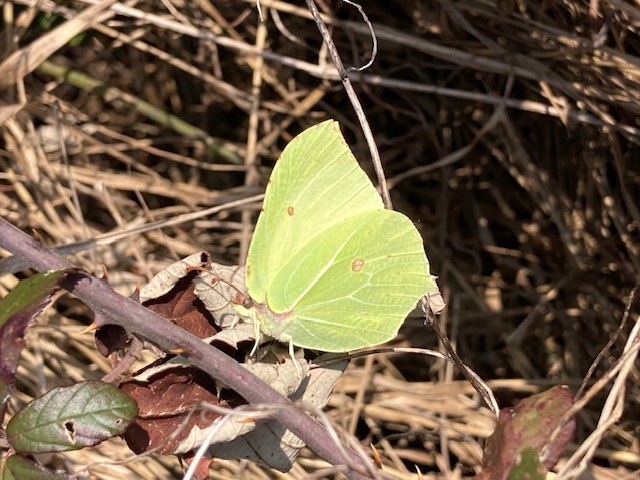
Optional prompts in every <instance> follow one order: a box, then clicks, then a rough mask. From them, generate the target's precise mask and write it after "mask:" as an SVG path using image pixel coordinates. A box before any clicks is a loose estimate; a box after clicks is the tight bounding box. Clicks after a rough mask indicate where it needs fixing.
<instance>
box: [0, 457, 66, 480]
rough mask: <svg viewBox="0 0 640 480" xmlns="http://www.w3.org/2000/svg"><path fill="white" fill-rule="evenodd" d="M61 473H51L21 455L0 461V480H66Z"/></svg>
mask: <svg viewBox="0 0 640 480" xmlns="http://www.w3.org/2000/svg"><path fill="white" fill-rule="evenodd" d="M69 478H71V477H70V476H69V475H65V474H64V473H62V472H52V471H51V470H48V469H47V468H45V467H44V466H42V465H40V464H38V463H35V462H33V461H31V460H29V459H27V458H25V457H23V456H22V455H11V456H10V457H8V458H6V459H4V461H0V480H67V479H69Z"/></svg>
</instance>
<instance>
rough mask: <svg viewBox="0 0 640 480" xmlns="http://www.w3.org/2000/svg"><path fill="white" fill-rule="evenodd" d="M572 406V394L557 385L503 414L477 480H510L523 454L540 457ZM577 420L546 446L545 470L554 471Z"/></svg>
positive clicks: (504, 411) (485, 450)
mask: <svg viewBox="0 0 640 480" xmlns="http://www.w3.org/2000/svg"><path fill="white" fill-rule="evenodd" d="M572 404H573V395H572V394H571V391H570V390H569V388H568V387H566V386H556V387H553V388H551V389H550V390H547V391H546V392H542V393H539V394H537V395H533V396H531V397H528V398H525V399H523V400H521V401H520V402H519V403H518V404H517V405H516V406H515V407H513V408H505V409H502V410H501V411H500V417H499V418H498V425H497V426H496V429H495V431H494V432H493V434H492V435H491V436H490V437H489V438H488V439H487V442H486V444H485V448H484V458H483V465H484V467H485V468H484V470H483V471H482V472H481V473H479V474H478V475H476V477H475V479H476V480H502V479H507V478H508V477H509V474H510V472H511V470H512V468H513V467H514V465H516V464H518V463H520V461H521V459H522V458H523V452H525V450H527V449H534V450H535V451H536V452H537V453H538V455H540V453H541V451H542V449H543V448H544V447H545V446H546V445H547V443H548V441H549V437H550V435H551V434H552V432H553V431H554V430H555V429H556V427H557V426H558V424H559V421H560V419H561V417H562V416H563V415H564V414H565V412H566V411H567V410H568V409H569V408H570V407H571V406H572ZM575 427H576V422H575V419H571V420H569V421H568V422H567V423H565V424H564V426H563V427H562V430H561V432H560V435H558V437H557V438H556V439H555V441H554V442H553V443H552V444H550V445H548V446H547V451H548V454H547V458H546V460H545V462H544V465H543V466H544V467H546V468H547V469H550V468H552V467H553V466H554V465H555V464H556V463H557V461H558V459H559V458H560V456H561V455H562V452H563V451H564V449H565V447H566V446H567V444H568V443H569V441H570V440H571V439H572V438H573V434H574V432H575Z"/></svg>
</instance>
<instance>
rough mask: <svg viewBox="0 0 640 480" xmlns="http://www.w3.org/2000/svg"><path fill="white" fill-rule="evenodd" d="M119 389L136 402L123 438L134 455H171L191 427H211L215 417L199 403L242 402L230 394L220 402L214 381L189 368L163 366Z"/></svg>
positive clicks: (238, 403) (237, 403) (227, 404)
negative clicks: (136, 415)
mask: <svg viewBox="0 0 640 480" xmlns="http://www.w3.org/2000/svg"><path fill="white" fill-rule="evenodd" d="M120 388H121V389H122V390H123V391H125V392H127V393H128V394H129V395H131V397H133V398H134V399H135V401H136V402H137V403H138V409H139V414H138V418H137V419H136V420H135V421H134V423H133V424H132V425H131V426H130V427H129V429H128V430H127V431H126V432H125V433H124V435H123V438H124V439H125V441H126V442H127V444H128V445H129V448H130V449H131V450H133V451H134V452H136V453H142V452H146V451H148V450H151V449H154V451H155V452H156V453H159V454H167V453H173V452H174V449H175V447H176V445H178V444H180V443H181V442H182V441H183V440H184V439H185V437H186V436H187V435H188V434H189V432H190V431H191V429H192V428H193V427H196V426H197V427H199V428H204V427H207V426H209V425H211V423H212V422H213V421H214V420H215V419H216V418H218V416H219V414H217V413H214V412H212V411H211V410H208V409H206V408H203V406H202V403H203V402H206V403H209V404H212V405H220V406H224V407H231V406H232V405H233V406H237V405H240V404H243V403H246V402H244V401H243V400H241V399H240V397H238V396H237V395H235V394H233V393H232V392H228V393H229V394H228V395H227V396H228V397H229V399H228V400H227V401H220V400H219V399H218V396H217V395H216V393H215V392H216V384H215V382H214V381H213V380H212V379H211V377H209V376H208V375H207V374H206V373H204V372H202V371H201V370H198V369H196V368H193V367H175V366H171V367H167V368H166V369H165V370H161V371H160V372H158V373H155V374H153V375H151V376H150V377H149V378H148V379H146V380H144V381H140V380H131V381H128V382H125V383H123V384H122V385H121V386H120ZM225 393H227V392H226V391H225ZM155 449H157V450H155Z"/></svg>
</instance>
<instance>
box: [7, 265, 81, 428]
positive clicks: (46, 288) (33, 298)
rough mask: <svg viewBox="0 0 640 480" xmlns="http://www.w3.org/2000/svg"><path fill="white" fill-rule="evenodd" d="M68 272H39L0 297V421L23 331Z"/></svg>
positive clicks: (12, 380) (9, 390)
mask: <svg viewBox="0 0 640 480" xmlns="http://www.w3.org/2000/svg"><path fill="white" fill-rule="evenodd" d="M69 272H70V271H69V270H59V271H57V272H51V273H38V274H36V275H34V276H32V277H30V278H28V279H26V280H23V281H21V282H20V283H18V285H17V286H16V288H14V289H13V291H11V292H10V293H9V294H8V295H7V296H6V297H5V298H3V299H2V300H0V423H1V422H2V419H3V418H4V412H5V408H6V403H7V401H8V399H9V395H10V394H11V390H12V389H13V382H14V376H15V373H16V369H17V368H18V362H19V361H20V354H21V353H22V349H23V348H24V333H25V331H26V330H27V327H28V326H29V324H30V323H31V322H33V321H34V320H35V318H36V317H37V316H38V314H39V313H40V312H41V311H42V309H43V308H44V307H45V306H46V305H47V304H48V303H49V302H50V301H51V296H52V295H53V294H54V293H56V292H57V291H58V290H59V289H60V286H59V285H58V284H59V281H60V280H61V279H62V278H63V277H64V276H66V275H67V274H68V273H69Z"/></svg>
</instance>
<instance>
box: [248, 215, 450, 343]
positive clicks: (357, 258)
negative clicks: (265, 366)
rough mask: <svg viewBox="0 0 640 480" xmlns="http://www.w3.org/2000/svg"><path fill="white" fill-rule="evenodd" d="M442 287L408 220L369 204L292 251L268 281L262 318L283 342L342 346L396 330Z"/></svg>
mask: <svg viewBox="0 0 640 480" xmlns="http://www.w3.org/2000/svg"><path fill="white" fill-rule="evenodd" d="M437 288H438V287H437V285H436V283H435V281H434V279H433V277H432V276H431V275H430V273H429V264H428V261H427V257H426V255H425V252H424V246H423V242H422V238H421V237H420V234H419V233H418V231H417V230H416V228H415V226H414V225H413V223H412V222H411V220H409V219H408V218H407V217H405V216H404V215H402V214H401V213H398V212H394V211H390V210H384V209H380V210H370V211H366V212H362V213H359V214H356V215H353V216H351V217H349V218H348V219H346V220H343V221H342V222H340V223H337V224H334V225H333V226H332V228H331V229H329V230H324V231H323V232H321V233H320V234H318V235H317V236H316V237H314V238H313V239H312V240H311V242H309V243H308V244H307V245H306V247H305V248H304V250H302V251H298V252H297V254H296V255H293V256H291V257H290V258H289V261H288V262H287V263H286V264H285V265H284V266H283V268H282V269H281V270H280V272H279V274H278V275H277V276H276V277H275V278H274V279H273V280H272V282H271V284H270V285H269V291H268V293H267V304H268V305H269V307H270V311H268V310H263V311H262V312H261V314H259V316H258V317H259V318H258V320H259V321H260V322H261V325H260V328H261V330H262V331H263V332H264V333H266V334H267V335H270V336H273V337H274V338H277V339H278V340H280V341H283V342H286V341H291V342H292V343H293V344H294V345H297V346H300V347H305V348H311V349H316V350H323V351H329V352H344V351H349V350H354V349H357V348H362V347H366V346H372V345H378V344H380V343H383V342H386V341H387V340H390V339H392V338H393V337H395V336H396V334H397V333H398V329H399V328H400V325H402V323H403V321H404V319H405V318H406V316H407V315H408V314H409V312H411V310H412V309H413V308H414V307H415V305H416V303H417V301H418V300H419V299H420V298H421V297H422V296H423V295H425V294H427V293H431V292H434V291H437Z"/></svg>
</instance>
